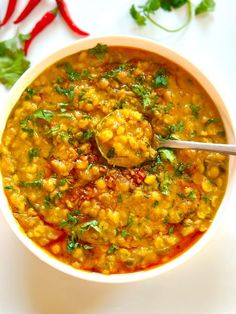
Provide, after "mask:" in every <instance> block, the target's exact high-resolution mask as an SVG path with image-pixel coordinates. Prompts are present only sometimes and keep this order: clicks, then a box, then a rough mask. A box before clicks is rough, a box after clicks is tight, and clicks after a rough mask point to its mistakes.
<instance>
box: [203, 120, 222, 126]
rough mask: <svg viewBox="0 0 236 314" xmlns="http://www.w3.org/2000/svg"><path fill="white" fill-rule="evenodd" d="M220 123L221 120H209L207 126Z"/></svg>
mask: <svg viewBox="0 0 236 314" xmlns="http://www.w3.org/2000/svg"><path fill="white" fill-rule="evenodd" d="M218 122H220V119H208V120H207V122H206V125H209V124H212V123H218Z"/></svg>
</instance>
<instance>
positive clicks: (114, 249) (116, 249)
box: [107, 243, 119, 255]
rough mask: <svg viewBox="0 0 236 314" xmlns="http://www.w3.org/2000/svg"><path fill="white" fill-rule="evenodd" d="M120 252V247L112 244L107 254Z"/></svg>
mask: <svg viewBox="0 0 236 314" xmlns="http://www.w3.org/2000/svg"><path fill="white" fill-rule="evenodd" d="M118 250H119V247H118V246H117V245H115V244H114V243H112V244H111V246H110V247H109V249H108V250H107V254H108V255H110V254H114V253H115V252H116V251H118Z"/></svg>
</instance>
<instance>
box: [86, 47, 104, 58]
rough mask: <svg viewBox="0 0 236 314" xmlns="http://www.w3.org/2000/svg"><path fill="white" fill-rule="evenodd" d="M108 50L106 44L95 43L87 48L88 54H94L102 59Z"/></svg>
mask: <svg viewBox="0 0 236 314" xmlns="http://www.w3.org/2000/svg"><path fill="white" fill-rule="evenodd" d="M107 51H108V48H107V45H103V44H97V45H96V46H95V47H94V48H90V49H88V53H89V54H90V55H93V56H95V57H96V58H97V59H103V58H104V57H105V55H106V53H107Z"/></svg>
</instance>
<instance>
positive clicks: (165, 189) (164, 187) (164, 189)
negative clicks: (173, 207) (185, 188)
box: [159, 173, 172, 195]
mask: <svg viewBox="0 0 236 314" xmlns="http://www.w3.org/2000/svg"><path fill="white" fill-rule="evenodd" d="M171 183H172V179H171V177H170V176H169V175H168V174H167V173H165V176H164V180H163V182H162V183H161V184H160V186H159V189H160V191H161V193H162V194H164V195H169V194H170V186H171Z"/></svg>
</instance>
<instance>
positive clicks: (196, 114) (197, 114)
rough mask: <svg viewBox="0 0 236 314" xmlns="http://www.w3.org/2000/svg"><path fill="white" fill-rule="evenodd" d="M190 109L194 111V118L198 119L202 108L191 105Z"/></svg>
mask: <svg viewBox="0 0 236 314" xmlns="http://www.w3.org/2000/svg"><path fill="white" fill-rule="evenodd" d="M190 109H191V110H192V115H193V116H194V118H196V119H197V118H198V116H199V112H200V110H201V108H200V107H199V106H197V105H193V104H192V105H190Z"/></svg>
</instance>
